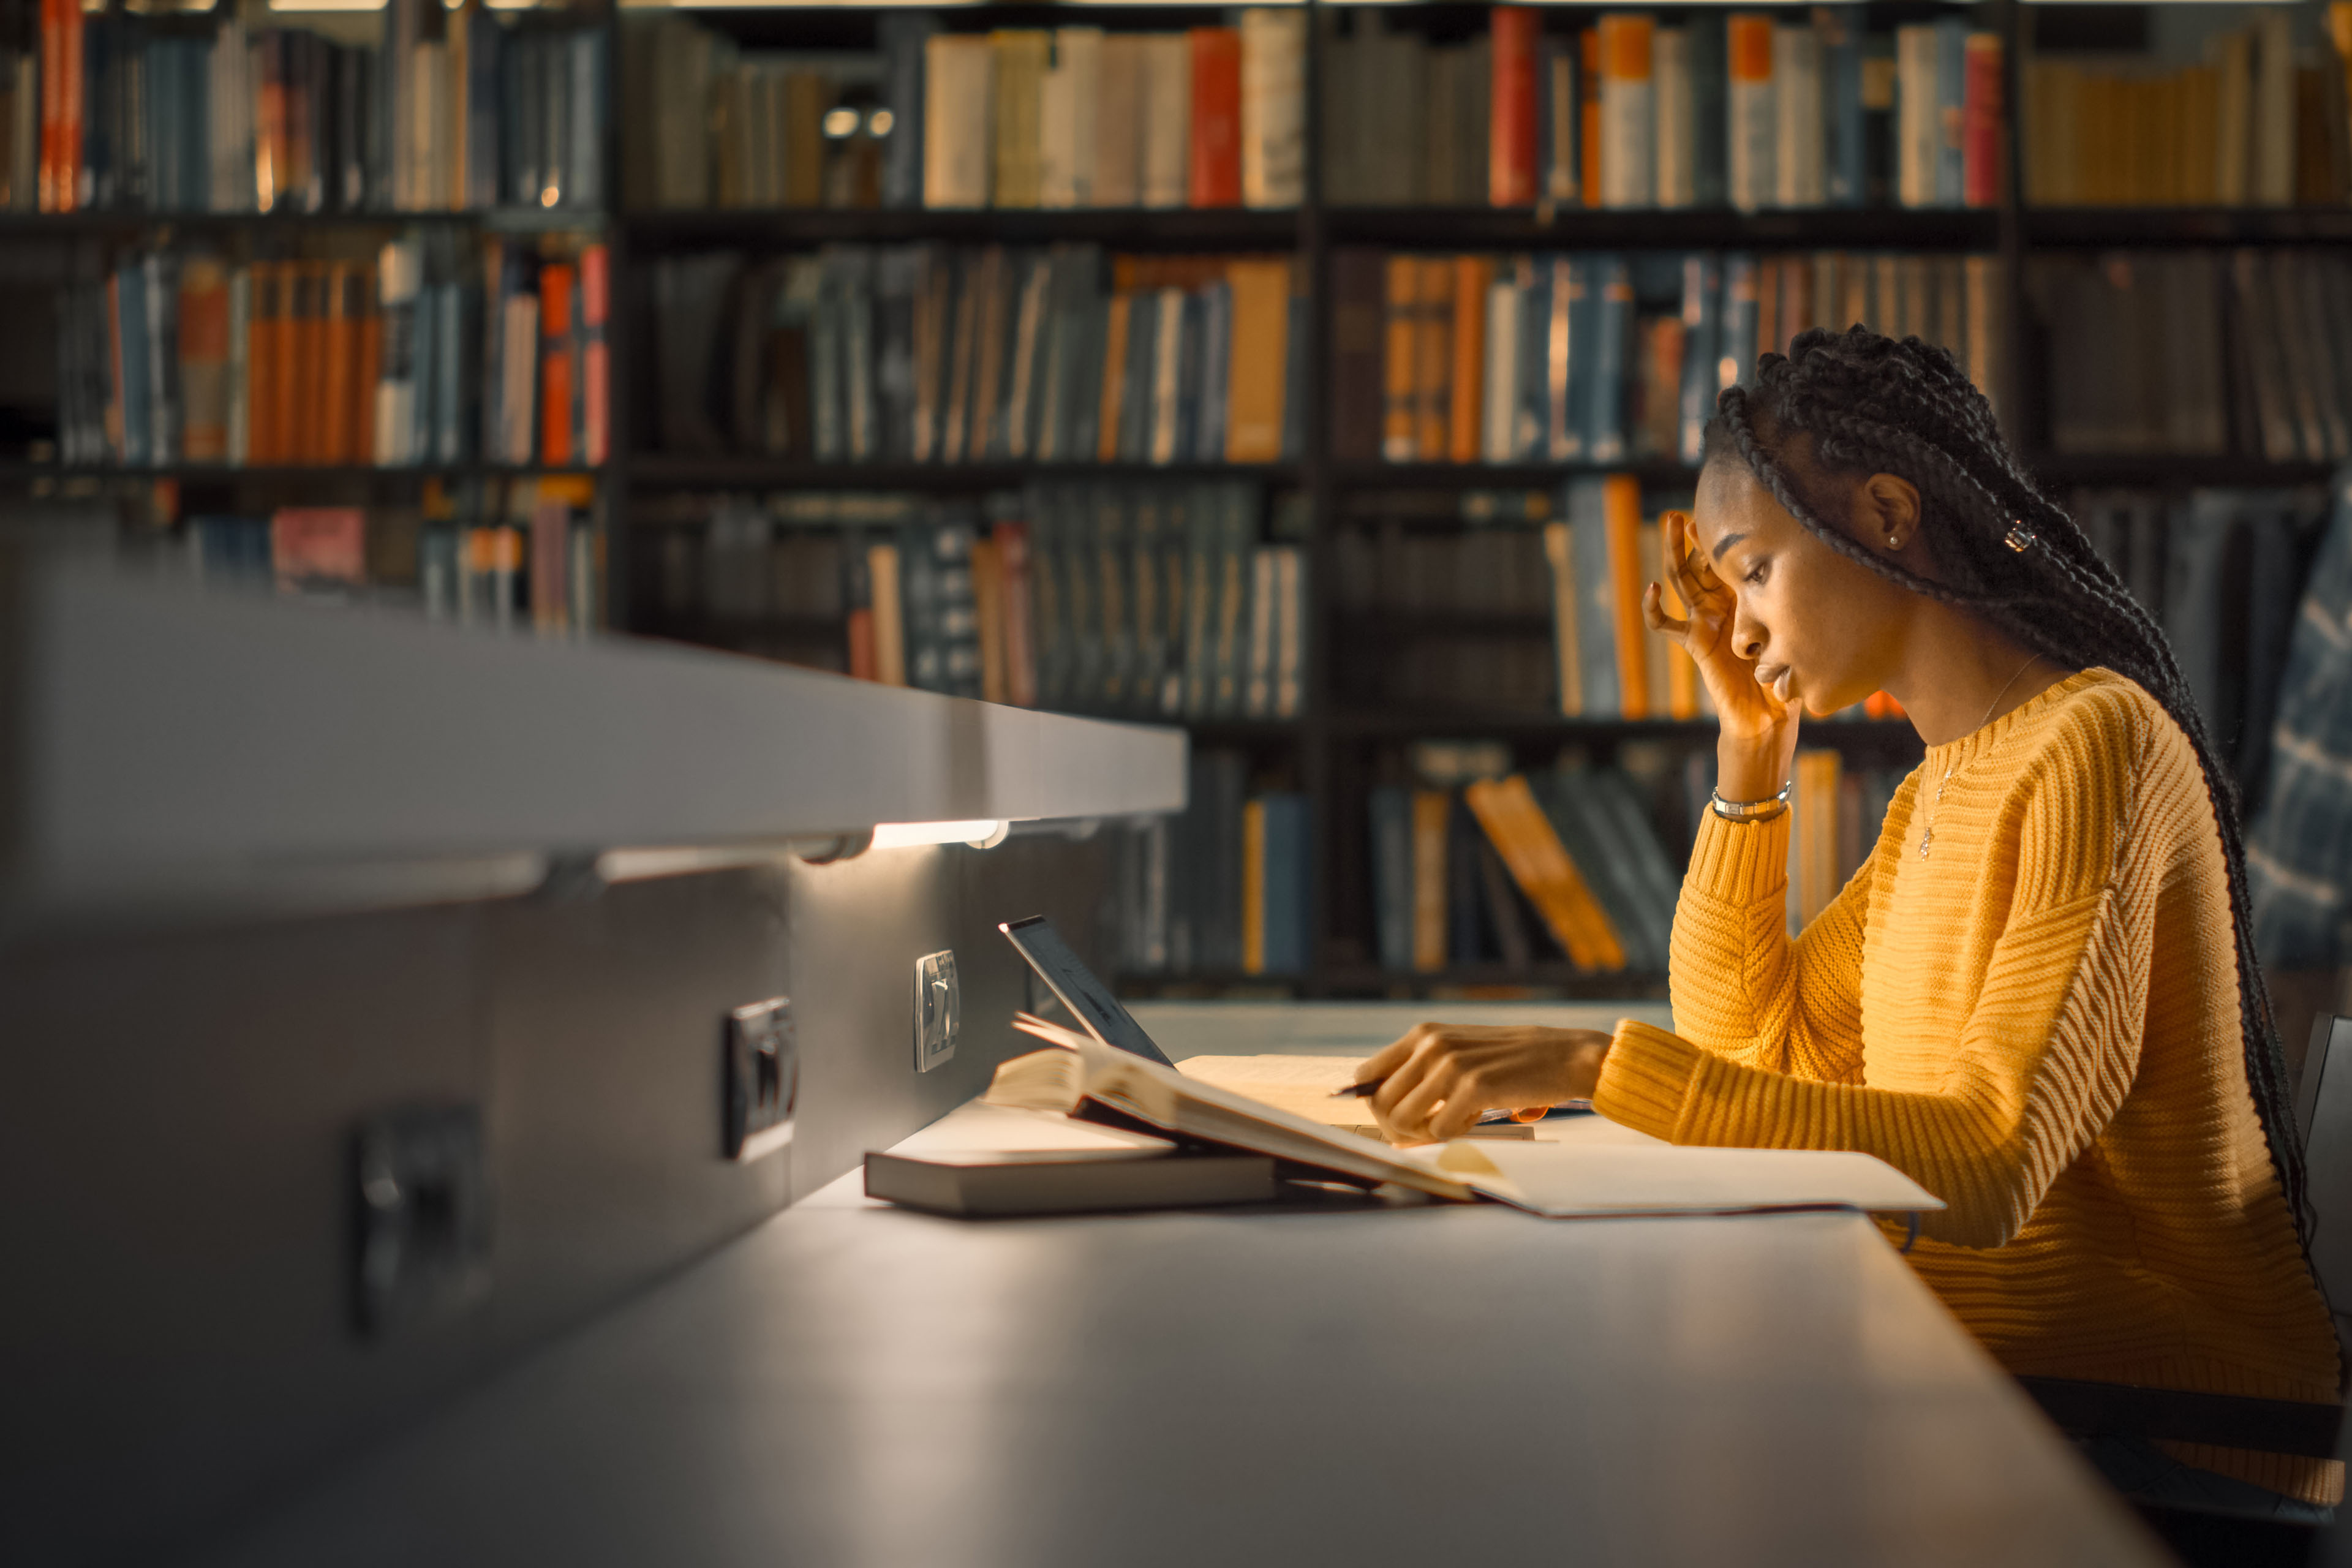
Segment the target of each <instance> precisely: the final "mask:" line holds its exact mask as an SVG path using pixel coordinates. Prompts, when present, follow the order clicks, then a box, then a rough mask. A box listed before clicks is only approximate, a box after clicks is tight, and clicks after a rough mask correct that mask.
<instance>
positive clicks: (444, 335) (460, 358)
mask: <svg viewBox="0 0 2352 1568" xmlns="http://www.w3.org/2000/svg"><path fill="white" fill-rule="evenodd" d="M433 292H434V293H436V294H437V295H439V296H440V305H439V308H438V309H437V310H436V311H435V312H434V317H433V327H434V331H435V334H436V338H437V339H438V341H437V342H436V344H435V347H434V351H433V374H434V377H435V380H436V387H435V390H434V395H433V456H434V458H435V460H436V461H438V462H443V463H461V462H463V461H465V459H466V447H465V442H466V428H467V419H466V407H465V398H466V393H467V389H468V388H469V387H470V386H471V385H472V380H471V378H470V377H468V376H467V375H465V374H463V371H462V367H463V366H464V365H465V363H466V362H467V357H468V356H467V353H466V342H467V338H468V336H469V335H470V331H469V329H470V325H471V324H470V322H469V321H467V314H468V312H467V305H468V304H470V303H471V302H472V300H471V295H472V290H470V289H467V288H466V287H465V285H463V284H461V283H444V284H442V285H441V286H440V287H439V288H437V289H434V290H433ZM574 363H577V361H576V360H575V362H574ZM574 380H575V381H581V380H585V377H580V376H575V377H574ZM580 449H581V447H580V441H579V437H577V436H576V435H575V437H574V438H573V445H572V450H573V451H575V452H577V451H579V450H580Z"/></svg>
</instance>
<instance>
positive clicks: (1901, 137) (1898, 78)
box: [1895, 23, 1943, 207]
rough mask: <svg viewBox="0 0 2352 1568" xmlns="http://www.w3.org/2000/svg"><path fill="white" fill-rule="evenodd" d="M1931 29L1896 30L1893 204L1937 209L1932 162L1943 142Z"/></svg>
mask: <svg viewBox="0 0 2352 1568" xmlns="http://www.w3.org/2000/svg"><path fill="white" fill-rule="evenodd" d="M1936 78H1937V70H1936V29H1935V26H1933V25H1932V24H1928V23H1919V24H1916V25H1913V26H1904V27H1897V28H1896V29H1895V121H1896V124H1895V199H1896V201H1897V202H1899V203H1900V204H1901V205H1904V206H1906V207H1927V206H1933V205H1936V162H1937V151H1938V144H1939V143H1940V142H1941V141H1942V139H1943V138H1942V125H1941V122H1940V116H1939V113H1938V110H1937V99H1936V94H1937V85H1936Z"/></svg>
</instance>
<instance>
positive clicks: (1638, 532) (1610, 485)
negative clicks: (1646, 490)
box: [1601, 474, 1650, 719]
mask: <svg viewBox="0 0 2352 1568" xmlns="http://www.w3.org/2000/svg"><path fill="white" fill-rule="evenodd" d="M1601 526H1602V527H1603V528H1604V529H1605V530H1606V531H1607V532H1608V537H1609V602H1610V605H1611V608H1612V616H1611V619H1612V621H1613V622H1614V623H1615V626H1614V629H1615V632H1616V635H1617V701H1618V710H1619V713H1620V715H1621V716H1622V717H1623V718H1627V719H1647V718H1649V717H1650V657H1649V655H1650V650H1649V647H1648V644H1649V638H1650V633H1649V628H1648V627H1646V626H1643V624H1642V590H1643V586H1644V584H1647V583H1648V581H1649V573H1648V572H1647V571H1646V570H1644V564H1645V563H1643V559H1642V481H1641V480H1639V479H1635V478H1634V477H1633V475H1631V474H1612V475H1610V476H1609V477H1608V478H1607V479H1604V480H1602V481H1601Z"/></svg>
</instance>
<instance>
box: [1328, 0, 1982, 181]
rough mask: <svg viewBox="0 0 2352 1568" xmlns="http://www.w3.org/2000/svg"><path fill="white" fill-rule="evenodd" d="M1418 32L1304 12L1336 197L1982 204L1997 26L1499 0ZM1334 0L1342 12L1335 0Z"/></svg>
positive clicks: (1374, 20)
mask: <svg viewBox="0 0 2352 1568" xmlns="http://www.w3.org/2000/svg"><path fill="white" fill-rule="evenodd" d="M1487 15H1488V18H1489V20H1488V29H1489V30H1488V34H1487V36H1486V37H1480V38H1475V39H1472V40H1470V41H1468V42H1465V43H1457V44H1448V45H1433V44H1431V43H1429V42H1427V41H1424V40H1423V39H1422V38H1419V37H1414V36H1412V35H1411V34H1407V33H1402V32H1398V31H1394V30H1392V29H1391V27H1390V26H1389V25H1388V23H1387V20H1386V18H1385V16H1383V15H1382V13H1381V12H1380V11H1378V10H1376V9H1373V8H1370V7H1364V8H1360V9H1356V10H1354V11H1353V12H1352V13H1348V12H1325V13H1323V16H1324V19H1325V26H1327V27H1328V28H1329V29H1330V34H1329V38H1328V47H1327V49H1326V52H1325V56H1324V61H1325V65H1324V68H1325V71H1326V73H1327V74H1326V85H1325V89H1324V94H1323V100H1322V103H1323V145H1324V147H1325V149H1326V150H1327V151H1326V157H1327V160H1328V162H1327V163H1326V165H1325V195H1326V199H1327V200H1328V201H1330V202H1331V203H1333V204H1335V205H1379V206H1389V205H1414V204H1422V203H1428V204H1434V205H1487V204H1491V205H1496V206H1525V205H1530V204H1535V203H1542V204H1546V205H1580V206H1589V207H1653V206H1655V207H1704V206H1725V205H1728V206H1731V207H1734V208H1738V209H1739V210H1741V211H1751V212H1752V211H1756V210H1758V209H1760V208H1766V207H1811V206H1849V207H1852V206H1864V205H1889V206H1893V205H1900V206H1906V207H1954V206H1963V205H1966V206H1991V205H1997V204H1998V203H1999V201H2000V190H2001V161H2002V156H2003V147H2004V140H2003V136H2002V127H2001V79H2002V59H2001V42H2000V36H1999V35H1998V34H1994V33H1984V32H1971V31H1969V27H1968V26H1967V24H1966V23H1965V22H1963V21H1961V20H1959V19H1958V18H1951V17H1947V18H1944V19H1942V20H1939V21H1935V22H1922V23H1916V24H1913V25H1908V26H1898V27H1896V28H1895V29H1894V31H1893V32H1892V33H1871V32H1869V31H1867V30H1866V29H1865V27H1864V9H1863V7H1861V6H1859V5H1827V6H1816V7H1814V8H1813V10H1812V13H1811V16H1775V15H1773V14H1771V13H1766V12H1735V13H1732V14H1730V15H1728V16H1726V15H1722V14H1715V15H1707V14H1705V13H1694V14H1692V15H1690V16H1687V17H1686V18H1685V19H1684V20H1681V21H1678V22H1675V23H1672V24H1665V23H1662V22H1661V21H1660V20H1659V19H1658V18H1657V17H1656V16H1652V15H1649V14H1644V13H1634V12H1612V13H1609V14H1607V15H1604V16H1601V17H1600V18H1598V20H1597V22H1596V24H1595V25H1593V26H1587V27H1584V28H1581V29H1580V30H1576V31H1553V32H1548V31H1546V29H1545V26H1544V13H1543V12H1542V11H1541V10H1538V9H1535V8H1531V7H1526V6H1512V5H1501V6H1496V7H1495V8H1494V9H1492V10H1491V11H1490V12H1488V14H1487ZM1341 16H1350V17H1351V20H1352V24H1353V25H1352V26H1351V27H1345V28H1344V29H1343V26H1342V23H1341V22H1340V20H1339V18H1340V17H1341Z"/></svg>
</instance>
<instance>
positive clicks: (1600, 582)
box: [1568, 475, 1624, 719]
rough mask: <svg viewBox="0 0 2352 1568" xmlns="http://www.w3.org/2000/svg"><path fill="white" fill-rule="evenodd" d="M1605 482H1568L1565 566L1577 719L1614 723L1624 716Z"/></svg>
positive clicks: (1594, 479)
mask: <svg viewBox="0 0 2352 1568" xmlns="http://www.w3.org/2000/svg"><path fill="white" fill-rule="evenodd" d="M1606 484H1607V481H1606V480H1605V479H1601V477H1599V476H1598V475H1593V476H1589V477H1586V478H1583V479H1570V481H1569V482H1568V529H1569V564H1570V571H1571V572H1572V573H1573V574H1574V575H1575V578H1576V659H1577V663H1578V664H1579V665H1580V666H1581V667H1582V668H1581V672H1580V681H1581V687H1582V689H1581V692H1580V696H1581V698H1582V717H1584V718H1587V719H1614V718H1617V717H1619V716H1620V715H1621V714H1622V713H1623V711H1624V704H1623V701H1622V699H1621V698H1620V697H1619V695H1618V690H1617V630H1616V627H1617V618H1616V595H1615V593H1614V592H1613V590H1612V582H1611V578H1610V575H1609V524H1608V504H1607V501H1606V500H1605V499H1604V496H1605V486H1606Z"/></svg>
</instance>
